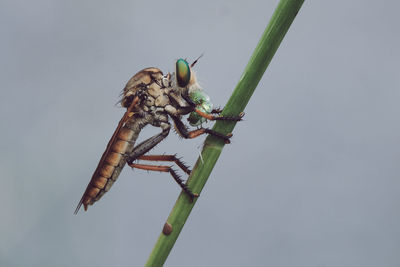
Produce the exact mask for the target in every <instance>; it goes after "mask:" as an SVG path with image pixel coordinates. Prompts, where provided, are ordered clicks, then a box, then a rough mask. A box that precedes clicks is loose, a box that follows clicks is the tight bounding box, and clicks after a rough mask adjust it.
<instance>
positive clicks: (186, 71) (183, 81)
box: [176, 59, 190, 87]
mask: <svg viewBox="0 0 400 267" xmlns="http://www.w3.org/2000/svg"><path fill="white" fill-rule="evenodd" d="M176 80H177V82H178V85H179V86H180V87H186V86H187V85H188V84H189V81H190V68H189V64H188V63H187V62H186V60H184V59H178V61H176Z"/></svg>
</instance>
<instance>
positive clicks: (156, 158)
mask: <svg viewBox="0 0 400 267" xmlns="http://www.w3.org/2000/svg"><path fill="white" fill-rule="evenodd" d="M138 159H141V160H149V161H170V162H175V164H176V165H177V166H178V167H179V168H181V169H182V171H184V172H185V173H187V174H189V175H190V173H191V170H190V169H189V167H188V166H186V164H185V163H184V162H183V161H181V159H180V158H178V157H176V155H143V156H140V157H138Z"/></svg>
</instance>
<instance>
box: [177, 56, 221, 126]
mask: <svg viewBox="0 0 400 267" xmlns="http://www.w3.org/2000/svg"><path fill="white" fill-rule="evenodd" d="M196 62H197V60H195V61H194V62H193V63H192V65H190V66H189V64H188V63H187V61H186V60H184V59H178V60H177V61H176V71H175V73H174V74H173V79H172V82H173V88H174V89H175V90H177V91H179V93H180V94H181V95H184V96H188V97H189V98H190V100H191V101H192V102H193V103H194V104H195V105H196V109H198V110H200V111H202V112H204V113H208V114H210V113H211V111H212V109H213V105H212V103H211V100H210V98H209V96H208V95H207V94H206V93H205V92H204V91H203V89H202V88H201V86H200V85H199V83H198V82H197V78H196V74H195V73H194V71H193V70H192V67H193V66H194V64H196ZM188 121H189V123H190V124H191V125H192V126H199V125H201V124H202V123H203V122H205V121H206V119H205V118H203V117H201V116H200V115H198V114H197V113H196V112H192V113H190V115H189V118H188Z"/></svg>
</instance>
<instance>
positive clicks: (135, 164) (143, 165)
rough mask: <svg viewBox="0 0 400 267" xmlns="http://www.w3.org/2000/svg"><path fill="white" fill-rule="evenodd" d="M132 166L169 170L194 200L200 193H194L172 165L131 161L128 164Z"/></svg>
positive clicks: (150, 169)
mask: <svg viewBox="0 0 400 267" xmlns="http://www.w3.org/2000/svg"><path fill="white" fill-rule="evenodd" d="M128 165H129V166H130V167H132V168H137V169H142V170H148V171H160V172H169V173H170V174H171V175H172V177H173V178H174V180H175V181H176V182H177V183H178V184H179V186H180V187H181V188H182V190H183V191H184V192H185V193H186V194H187V195H188V196H189V197H190V198H191V199H192V200H193V199H194V198H195V197H198V196H199V194H196V193H193V192H192V191H191V190H190V189H189V187H188V186H187V185H186V184H185V182H184V181H183V180H182V179H181V177H180V176H179V175H178V174H177V173H176V172H175V171H174V170H173V169H172V167H171V166H162V165H160V166H154V165H148V164H138V163H129V164H128Z"/></svg>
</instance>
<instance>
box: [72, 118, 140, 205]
mask: <svg viewBox="0 0 400 267" xmlns="http://www.w3.org/2000/svg"><path fill="white" fill-rule="evenodd" d="M137 129H138V128H137V127H132V125H130V124H125V125H124V126H122V127H121V128H120V129H119V131H118V132H116V133H114V135H113V137H112V138H111V140H110V142H109V143H108V145H107V148H106V151H105V152H104V153H103V156H102V157H101V159H100V162H99V165H98V166H97V168H96V170H95V172H94V174H93V176H92V179H91V180H90V183H89V185H88V186H87V188H86V191H85V193H84V194H83V196H82V199H81V201H80V203H79V205H78V207H77V210H76V212H77V211H78V210H79V207H80V206H81V205H82V204H83V207H84V209H85V210H87V207H88V205H92V204H93V203H94V202H96V201H97V200H99V199H100V198H101V197H102V196H103V195H104V193H105V192H107V191H108V190H109V189H110V188H111V186H112V185H113V183H114V182H115V181H116V180H117V179H118V176H119V174H120V172H121V170H122V168H123V167H124V166H125V164H126V156H125V155H127V154H129V153H130V152H131V151H132V149H133V146H134V144H135V141H136V139H137V137H138V134H139V131H138V130H137ZM117 130H118V129H117Z"/></svg>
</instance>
